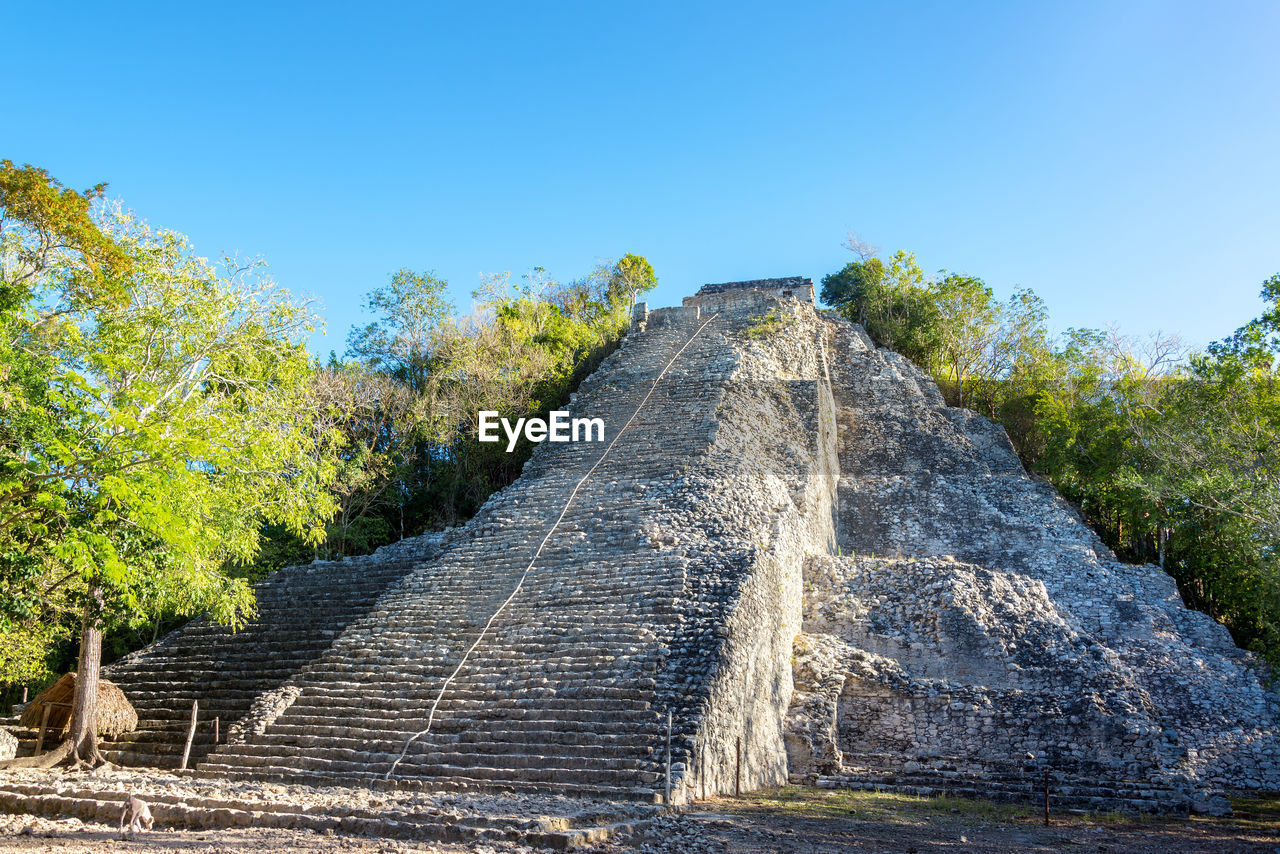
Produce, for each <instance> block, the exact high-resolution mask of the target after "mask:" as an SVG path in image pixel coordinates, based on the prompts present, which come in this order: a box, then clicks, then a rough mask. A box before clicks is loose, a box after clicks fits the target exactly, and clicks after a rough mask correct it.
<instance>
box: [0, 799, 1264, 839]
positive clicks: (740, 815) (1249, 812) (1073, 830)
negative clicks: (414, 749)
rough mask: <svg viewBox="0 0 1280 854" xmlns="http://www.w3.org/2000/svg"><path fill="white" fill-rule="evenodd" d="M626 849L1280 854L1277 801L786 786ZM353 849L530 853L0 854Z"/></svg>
mask: <svg viewBox="0 0 1280 854" xmlns="http://www.w3.org/2000/svg"><path fill="white" fill-rule="evenodd" d="M590 850H592V851H594V852H596V854H621V852H631V851H636V852H653V853H654V854H657V852H661V854H675V853H676V852H679V854H685V852H690V854H696V852H704V851H705V852H725V854H730V852H734V854H736V852H751V854H773V852H795V854H825V853H826V852H844V851H867V852H901V854H935V852H939V853H940V852H956V854H960V852H965V854H967V853H968V852H976V853H977V854H996V852H1000V854H1004V852H1037V851H1042V852H1050V851H1080V852H1139V854H1157V852H1159V854H1165V852H1180V853H1181V852H1187V854H1190V852H1237V851H1239V852H1280V798H1277V799H1272V800H1268V801H1237V802H1236V814H1235V815H1234V816H1232V817H1230V818H1225V819H1209V818H1150V817H1147V818H1143V817H1133V816H1115V815H1095V816H1088V817H1075V816H1055V817H1054V820H1053V823H1052V825H1051V826H1050V827H1048V828H1045V827H1044V826H1043V825H1042V824H1041V818H1040V816H1039V815H1038V814H1036V813H1035V812H1034V811H1033V810H1030V809H1024V808H1017V807H1001V806H994V805H991V804H987V803H982V802H977V801H964V800H958V799H949V798H909V797H904V796H901V795H888V794H871V793H853V792H830V791H824V790H816V789H801V788H786V789H782V790H779V791H773V792H764V793H758V794H755V795H752V796H744V797H742V798H736V799H735V798H720V799H716V800H714V801H710V802H708V803H705V804H700V805H698V806H696V807H691V808H689V809H687V810H685V811H684V812H683V813H681V814H679V815H672V816H669V817H666V818H663V819H661V820H660V821H659V822H658V823H656V824H654V825H650V826H649V827H648V829H647V830H646V831H645V832H643V833H641V834H637V835H636V836H634V837H632V838H629V839H616V840H614V841H611V842H609V843H607V844H605V845H603V846H599V847H597V848H594V849H590ZM37 851H40V852H44V851H59V852H62V851H65V852H70V854H89V852H95V853H96V854H101V852H114V851H139V852H143V851H154V852H186V851H192V852H195V851H199V852H234V851H261V852H266V851H271V852H276V851H279V852H290V854H292V852H298V854H301V852H350V854H366V853H367V854H374V852H377V854H384V852H386V854H390V852H422V853H423V854H426V853H427V852H431V854H463V852H468V854H530V852H533V851H534V849H532V848H528V847H524V846H520V845H513V844H510V843H491V844H473V845H445V844H438V843H411V842H402V841H399V840H380V839H368V838H364V837H355V836H343V835H320V834H315V833H311V832H308V831H285V830H266V829H242V828H235V829H226V830H204V831H195V830H190V831H187V830H182V831H161V830H157V831H154V832H152V833H147V834H144V835H143V836H142V837H141V838H139V839H137V840H134V841H131V842H121V841H120V839H119V836H118V834H117V833H116V832H115V829H114V828H112V827H108V826H106V825H102V824H83V823H81V822H79V821H78V820H76V819H66V820H62V821H51V820H48V819H38V818H31V817H26V816H3V815H0V852H37Z"/></svg>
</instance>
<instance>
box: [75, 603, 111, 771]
mask: <svg viewBox="0 0 1280 854" xmlns="http://www.w3.org/2000/svg"><path fill="white" fill-rule="evenodd" d="M102 604H103V596H102V588H101V587H100V586H99V585H98V583H97V581H96V580H95V581H94V583H93V584H92V586H90V588H89V597H88V601H87V602H86V603H85V606H84V620H83V622H82V623H81V627H80V660H79V663H78V664H77V665H76V688H75V694H74V695H73V696H72V698H71V728H70V730H71V731H70V733H69V734H68V736H67V743H68V744H69V745H70V747H71V758H72V759H73V760H74V761H75V762H77V763H80V762H90V763H97V762H101V761H102V754H100V753H99V752H98V678H99V670H100V669H101V667H102Z"/></svg>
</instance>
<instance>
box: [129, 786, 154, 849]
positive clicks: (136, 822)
mask: <svg viewBox="0 0 1280 854" xmlns="http://www.w3.org/2000/svg"><path fill="white" fill-rule="evenodd" d="M126 818H128V819H129V822H128V823H129V830H128V834H129V835H133V834H135V833H140V832H141V831H142V829H143V828H144V827H145V828H146V829H147V830H150V829H151V825H153V824H155V821H156V820H155V819H154V818H152V817H151V807H149V806H147V802H146V801H144V800H143V799H142V798H140V797H138V796H137V795H135V794H133V793H132V792H130V793H129V799H128V800H126V801H125V802H124V809H123V810H121V811H120V838H121V839H125V838H127V837H126V836H125V833H126V831H125V829H124V825H125V819H126Z"/></svg>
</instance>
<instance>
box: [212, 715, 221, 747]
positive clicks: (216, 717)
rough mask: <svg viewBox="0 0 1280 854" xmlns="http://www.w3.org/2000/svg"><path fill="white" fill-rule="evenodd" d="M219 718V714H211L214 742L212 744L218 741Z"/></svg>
mask: <svg viewBox="0 0 1280 854" xmlns="http://www.w3.org/2000/svg"><path fill="white" fill-rule="evenodd" d="M219 718H220V716H219V715H214V716H213V743H214V744H217V743H218V720H219Z"/></svg>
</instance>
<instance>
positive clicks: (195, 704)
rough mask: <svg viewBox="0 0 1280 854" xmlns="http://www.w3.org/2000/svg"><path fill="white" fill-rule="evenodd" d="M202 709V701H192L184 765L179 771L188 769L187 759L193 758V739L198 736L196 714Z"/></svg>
mask: <svg viewBox="0 0 1280 854" xmlns="http://www.w3.org/2000/svg"><path fill="white" fill-rule="evenodd" d="M199 711H200V701H199V700H192V701H191V726H189V727H187V746H186V747H184V748H182V765H181V767H179V768H178V770H179V771H186V770H187V760H188V759H190V758H191V740H192V739H194V738H195V737H196V715H197V714H198V713H199Z"/></svg>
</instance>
